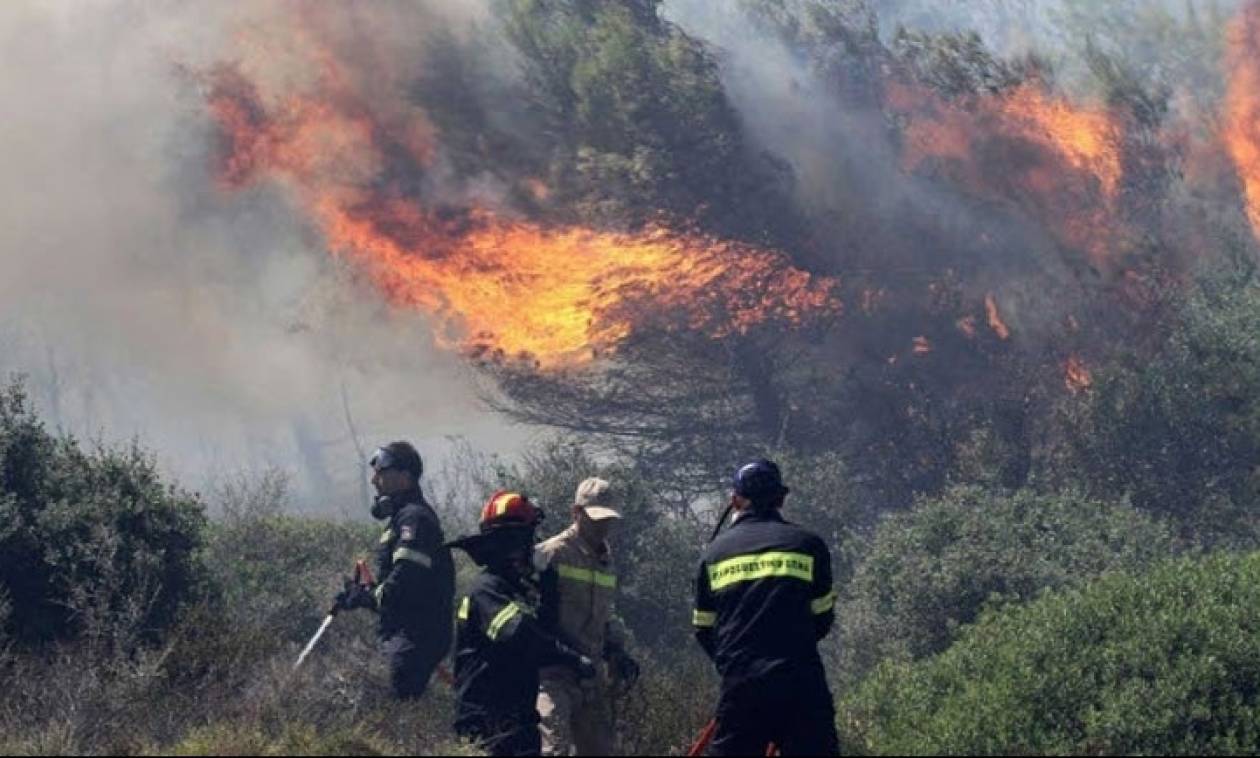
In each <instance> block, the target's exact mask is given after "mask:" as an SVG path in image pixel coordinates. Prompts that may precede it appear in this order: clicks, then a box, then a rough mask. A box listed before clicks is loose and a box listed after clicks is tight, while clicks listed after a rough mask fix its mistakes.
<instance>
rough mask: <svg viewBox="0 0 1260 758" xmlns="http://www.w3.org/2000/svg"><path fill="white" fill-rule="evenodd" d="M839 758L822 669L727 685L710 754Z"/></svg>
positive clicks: (825, 680) (838, 742)
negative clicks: (775, 750) (774, 752)
mask: <svg viewBox="0 0 1260 758" xmlns="http://www.w3.org/2000/svg"><path fill="white" fill-rule="evenodd" d="M772 745H773V746H774V747H776V748H778V750H779V752H780V754H781V755H839V754H840V741H839V739H838V738H837V736H836V710H835V706H834V704H833V703H832V700H831V691H830V689H828V687H827V679H826V676H825V675H824V673H823V671H822V667H821V666H817V667H816V668H815V667H812V666H811V667H809V668H808V669H806V670H804V671H802V670H800V669H793V670H791V671H781V672H778V673H775V674H770V675H767V676H765V677H758V678H756V679H749V680H744V681H739V682H724V683H723V688H722V695H721V698H720V699H719V700H718V708H717V729H716V731H715V732H714V734H713V742H712V743H710V745H709V750H708V754H709V755H745V756H747V755H767V754H768V751H769V749H770V746H772Z"/></svg>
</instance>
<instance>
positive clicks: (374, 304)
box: [0, 0, 524, 512]
mask: <svg viewBox="0 0 1260 758" xmlns="http://www.w3.org/2000/svg"><path fill="white" fill-rule="evenodd" d="M245 5H246V4H239V3H205V2H190V1H186V0H91V1H89V0H6V2H4V3H0V49H3V50H4V51H5V53H4V55H5V67H4V70H3V72H2V73H0V102H3V103H4V112H5V117H4V119H3V120H2V121H0V165H3V166H4V167H5V170H4V172H3V176H2V177H0V372H3V373H9V372H22V373H25V374H27V375H28V377H29V382H30V387H31V390H32V394H33V395H34V397H35V399H36V401H37V402H38V403H39V405H40V406H41V408H42V409H43V410H45V411H46V413H47V417H48V418H49V419H50V421H51V422H52V423H53V424H55V425H57V426H60V427H61V428H63V429H65V430H67V431H70V432H73V433H76V434H79V435H84V436H89V437H95V436H97V435H98V434H102V433H103V434H104V435H105V436H106V439H107V440H115V441H116V440H119V439H125V438H128V437H132V436H136V437H138V438H140V440H141V441H142V442H143V443H144V444H145V445H146V446H147V447H150V448H152V449H154V450H156V451H157V453H158V456H159V460H160V462H161V463H162V465H163V466H164V468H166V469H167V470H169V471H171V472H173V473H174V474H176V475H177V476H179V477H180V478H181V479H182V480H183V481H185V482H186V483H187V484H188V485H189V486H193V487H201V486H203V485H204V484H205V481H204V478H205V477H206V476H211V477H213V476H218V475H221V474H223V473H225V472H235V471H238V470H240V469H243V468H244V469H251V470H257V469H260V468H265V467H271V466H277V467H282V468H285V469H287V470H289V471H291V472H292V473H293V474H294V482H295V484H296V485H297V489H298V494H299V496H300V499H301V501H302V502H303V503H304V504H306V505H307V506H308V507H310V508H312V509H319V510H324V511H331V512H338V511H344V510H350V511H356V510H358V505H357V504H356V502H354V501H356V500H357V498H358V497H359V495H360V493H361V487H360V482H359V477H360V475H361V469H360V464H359V461H357V460H356V458H357V452H356V447H355V445H354V444H353V441H352V440H351V438H350V435H349V433H348V431H347V428H348V425H347V421H346V414H345V413H344V407H343V396H342V390H343V387H344V389H345V395H346V398H347V399H348V401H349V403H348V404H349V407H350V410H351V414H352V418H353V421H354V423H355V425H356V426H357V429H358V432H359V436H360V438H361V441H362V444H363V445H365V446H369V447H370V446H372V445H374V444H377V443H379V442H382V441H388V440H390V439H394V438H400V437H404V438H410V439H412V440H414V441H416V442H417V444H418V445H419V446H420V447H421V449H422V452H423V453H425V454H426V456H427V457H431V458H440V457H441V456H442V455H443V453H444V452H445V451H446V450H447V449H448V448H449V447H450V445H449V440H448V439H447V437H448V436H451V435H460V436H464V437H466V438H468V439H469V440H471V441H472V443H473V444H474V445H476V446H477V447H480V448H484V449H487V450H492V451H495V452H501V453H508V454H511V453H513V452H514V451H516V450H517V449H518V448H519V447H520V445H521V444H522V443H523V440H524V433H523V432H521V431H520V430H513V429H510V428H505V427H504V424H503V423H502V422H500V421H499V420H498V419H497V418H495V417H493V416H491V415H490V414H489V413H488V412H487V411H485V410H483V409H482V407H481V406H480V404H479V402H478V401H477V396H476V391H475V387H476V382H475V381H473V378H472V377H471V376H470V375H469V373H468V369H466V368H464V367H463V365H462V363H461V361H460V359H459V357H458V356H454V355H452V354H450V353H448V352H446V351H443V350H440V349H437V348H436V347H434V345H433V343H432V338H431V336H430V334H431V331H430V329H429V325H428V324H426V323H425V321H424V319H423V318H421V317H420V316H417V315H415V314H411V313H399V312H395V311H392V310H391V309H389V308H387V307H386V306H385V305H383V303H382V301H381V299H380V298H379V296H378V295H377V294H376V293H374V292H373V291H371V290H370V288H369V287H368V286H367V285H365V284H363V283H362V282H360V281H358V280H357V279H356V276H355V273H354V272H353V271H351V270H347V269H346V268H345V267H344V266H342V265H340V264H339V263H338V262H337V261H336V260H334V259H332V258H331V257H330V256H328V255H327V253H326V251H324V250H323V249H322V248H321V246H320V243H319V240H318V238H317V236H316V235H314V234H313V233H312V232H311V230H310V229H308V228H306V227H304V226H303V225H302V221H301V219H300V217H299V215H298V214H296V213H294V212H293V211H292V209H291V208H290V207H289V206H288V204H287V201H286V199H285V198H284V197H283V196H282V195H281V194H280V193H278V192H276V191H274V190H272V189H268V188H259V189H256V190H250V191H248V192H245V193H239V194H236V195H233V196H229V195H227V194H224V193H222V192H220V191H219V190H217V189H216V188H215V184H214V181H213V177H211V176H209V171H210V163H211V161H210V155H211V151H212V149H213V148H214V133H213V130H212V129H211V126H210V124H209V122H208V119H207V118H206V115H205V109H204V101H203V100H202V99H201V93H200V92H199V91H198V87H197V85H196V82H195V81H194V80H193V77H191V76H190V75H189V73H188V72H189V71H191V70H195V69H197V68H198V67H201V66H206V65H210V64H212V63H214V62H216V61H217V60H218V59H219V57H220V56H221V55H223V51H224V50H230V49H231V44H232V43H233V35H234V34H235V33H236V32H237V31H238V30H239V29H241V28H242V25H246V26H247V25H248V24H250V23H253V22H262V21H265V20H266V18H267V17H266V15H265V14H267V13H275V12H281V11H283V12H294V11H301V10H302V9H303V8H302V5H301V4H298V3H287V4H278V3H274V2H267V3H250V4H248V5H249V7H248V8H246V7H245ZM382 5H384V4H382ZM393 7H395V8H400V9H401V7H402V6H398V5H397V4H394V5H393ZM477 7H478V6H477V5H476V4H473V3H456V2H451V3H449V4H447V10H448V11H449V12H450V15H451V17H452V23H458V22H460V21H461V20H462V19H459V18H457V17H458V16H464V15H467V14H474V15H475V13H476V9H477Z"/></svg>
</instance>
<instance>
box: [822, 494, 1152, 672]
mask: <svg viewBox="0 0 1260 758" xmlns="http://www.w3.org/2000/svg"><path fill="white" fill-rule="evenodd" d="M1172 551H1173V540H1172V538H1171V536H1170V535H1169V533H1168V530H1167V529H1165V528H1164V527H1162V526H1161V525H1159V524H1158V523H1157V522H1155V521H1154V520H1152V519H1151V518H1149V517H1147V516H1145V515H1143V514H1141V513H1138V512H1136V511H1135V510H1133V509H1132V508H1130V507H1128V506H1125V505H1109V504H1106V503H1102V502H1098V501H1094V500H1090V499H1089V498H1086V497H1082V496H1080V495H1073V494H1070V493H1068V494H1062V495H1038V494H1035V493H1033V492H1030V491H1026V490H1025V491H1020V492H1016V493H1014V494H1011V495H1006V494H1001V493H997V492H994V491H992V490H986V489H981V488H978V487H959V488H955V489H952V490H950V491H949V492H947V493H946V494H944V495H942V496H941V497H940V498H936V499H932V500H925V501H923V502H920V503H919V504H918V505H917V506H916V508H915V509H914V510H913V511H910V512H909V513H905V514H898V515H895V516H891V517H889V518H888V519H886V520H885V521H884V522H883V523H882V524H880V526H879V528H878V529H877V530H876V532H875V536H874V539H873V540H872V543H871V545H870V547H869V549H868V551H867V553H866V554H865V555H864V556H863V560H862V562H861V563H860V564H859V567H858V570H857V574H856V576H855V577H854V579H853V582H852V584H851V585H850V587H849V589H848V592H847V599H846V600H845V602H844V604H843V606H842V609H841V611H840V617H841V621H842V624H843V627H844V634H843V640H842V645H843V654H844V662H845V670H844V672H843V674H844V676H845V677H846V678H849V679H855V678H857V677H860V676H861V675H862V674H864V673H865V672H866V671H868V670H869V669H870V668H872V667H873V666H874V665H875V664H876V663H878V662H879V661H881V660H886V659H895V660H915V659H919V658H925V657H929V656H932V655H935V654H937V653H940V652H941V651H943V650H945V649H946V648H948V647H949V646H950V645H951V644H952V643H953V642H954V640H955V639H956V638H957V636H958V634H959V630H960V628H961V627H962V626H964V625H966V624H969V623H971V622H973V621H975V620H976V618H978V617H979V616H980V614H981V612H982V611H984V610H985V609H986V608H988V609H992V608H999V607H1002V606H1006V605H1012V604H1018V603H1023V602H1027V601H1029V600H1032V599H1034V598H1036V597H1037V596H1039V595H1040V594H1041V593H1043V592H1044V591H1046V590H1049V589H1055V588H1059V587H1064V586H1069V585H1074V584H1078V583H1081V582H1085V581H1088V580H1090V579H1092V578H1094V577H1096V576H1098V575H1100V574H1103V573H1106V572H1108V571H1115V570H1123V569H1132V568H1137V567H1141V566H1144V565H1147V564H1149V563H1151V562H1153V561H1155V560H1158V559H1160V558H1162V557H1164V556H1167V555H1168V554H1170V553H1171V552H1172Z"/></svg>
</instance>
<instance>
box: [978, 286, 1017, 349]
mask: <svg viewBox="0 0 1260 758" xmlns="http://www.w3.org/2000/svg"><path fill="white" fill-rule="evenodd" d="M984 312H985V316H986V317H987V318H988V320H989V328H990V329H992V330H993V333H994V334H996V335H997V336H998V339H1000V340H1006V339H1010V337H1011V330H1010V327H1008V326H1007V325H1006V322H1005V321H1003V320H1002V313H1001V312H1000V311H998V305H997V300H996V299H995V298H994V297H993V295H991V294H990V295H985V296H984Z"/></svg>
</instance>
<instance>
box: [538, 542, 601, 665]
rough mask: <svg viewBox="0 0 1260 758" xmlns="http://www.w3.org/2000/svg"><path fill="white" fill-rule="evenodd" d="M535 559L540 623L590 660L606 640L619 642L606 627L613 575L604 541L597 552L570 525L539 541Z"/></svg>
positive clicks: (595, 657) (598, 657)
mask: <svg viewBox="0 0 1260 758" xmlns="http://www.w3.org/2000/svg"><path fill="white" fill-rule="evenodd" d="M534 561H535V565H536V567H537V568H538V570H539V572H540V573H541V574H542V610H541V614H540V620H541V621H542V622H543V624H544V625H546V626H552V627H553V628H554V629H555V630H556V631H557V632H558V633H559V635H560V637H561V639H562V640H563V641H564V642H566V643H568V644H569V645H572V646H573V647H574V648H575V649H577V650H578V651H579V652H581V653H583V654H584V655H586V656H587V657H588V658H591V659H592V660H596V661H598V660H600V659H601V658H603V657H604V648H605V645H606V644H610V645H612V646H613V647H619V646H620V639H619V638H618V637H617V635H615V634H612V632H611V630H610V628H609V627H610V623H609V622H610V621H611V619H612V604H613V596H614V595H615V594H616V591H617V575H616V574H615V573H614V569H613V567H612V556H611V553H610V552H609V550H608V546H607V544H605V545H604V549H603V550H601V551H598V552H597V551H595V550H593V549H591V547H590V546H589V545H587V543H586V541H585V540H583V539H582V538H581V537H579V536H578V533H577V527H576V526H571V527H569V528H568V529H566V530H565V531H563V532H561V533H560V534H557V535H556V536H555V537H552V538H551V539H549V540H547V541H546V542H543V543H541V544H540V545H538V547H537V548H536V549H535V555H534Z"/></svg>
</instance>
